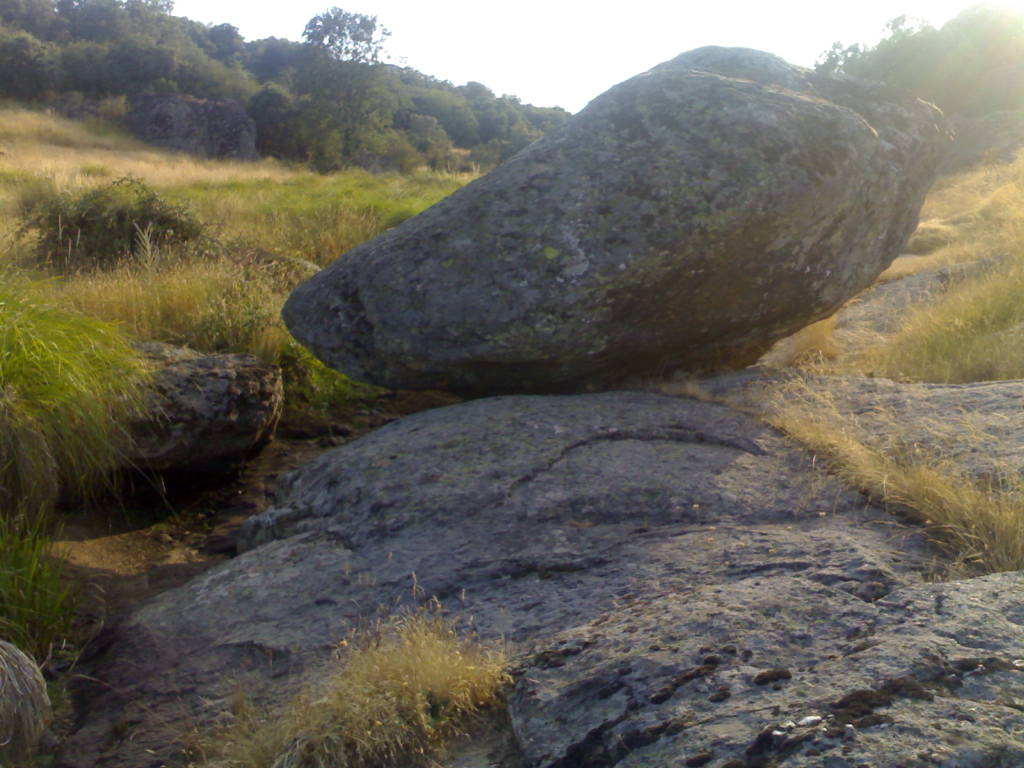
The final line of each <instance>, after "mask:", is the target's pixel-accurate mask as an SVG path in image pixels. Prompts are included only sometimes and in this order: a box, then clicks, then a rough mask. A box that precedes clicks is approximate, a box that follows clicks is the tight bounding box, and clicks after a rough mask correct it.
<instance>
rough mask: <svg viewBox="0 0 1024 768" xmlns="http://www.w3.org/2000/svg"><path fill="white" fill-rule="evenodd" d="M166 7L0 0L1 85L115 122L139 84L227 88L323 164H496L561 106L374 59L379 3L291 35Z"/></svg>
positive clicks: (29, 100) (259, 130) (282, 152)
mask: <svg viewBox="0 0 1024 768" xmlns="http://www.w3.org/2000/svg"><path fill="white" fill-rule="evenodd" d="M172 9H173V3H165V2H159V1H152V2H151V1H147V0H86V1H85V2H75V3H63V2H58V3H54V2H51V0H24V1H19V2H13V3H4V4H3V6H2V7H0V97H2V98H7V99H12V100H15V101H17V102H19V103H23V104H31V105H36V106H48V107H52V108H55V109H57V110H59V111H60V112H62V113H64V114H69V115H74V116H79V117H81V116H88V115H92V116H97V117H100V118H103V119H105V120H108V121H112V122H118V123H120V122H128V123H130V122H131V120H129V119H128V118H130V117H131V110H132V108H133V105H134V104H135V102H136V100H137V99H138V98H139V97H141V96H142V95H144V94H150V93H160V94H174V95H178V96H181V97H191V98H196V99H215V100H222V99H231V100H235V101H237V102H239V103H241V104H242V105H243V106H244V107H245V109H246V110H247V112H248V114H249V116H250V117H251V118H252V120H253V121H254V122H255V127H256V147H257V150H258V151H259V154H260V155H261V156H263V157H276V158H279V159H287V160H292V161H297V162H302V163H307V164H309V165H311V166H312V167H314V168H315V169H317V170H319V171H329V170H335V169H337V168H339V167H342V166H351V165H358V166H363V167H370V168H375V169H385V170H401V171H410V170H412V169H413V168H415V167H417V166H419V165H422V164H429V165H430V166H431V167H432V168H434V169H437V170H457V171H464V170H469V169H470V168H472V167H492V166H493V165H495V164H497V163H499V162H501V161H502V160H504V159H505V158H507V157H509V156H510V155H511V154H513V153H514V152H516V151H518V150H519V149H521V148H522V147H523V146H525V145H526V144H528V143H529V142H530V141H532V140H534V139H536V138H537V137H539V136H541V135H542V134H544V133H545V132H547V131H548V130H550V129H551V128H553V127H555V126H558V125H561V124H562V123H564V122H565V120H566V118H567V117H568V113H566V112H565V111H564V110H561V109H558V108H539V107H533V106H531V105H528V104H521V103H520V102H519V100H518V99H517V98H515V97H514V96H496V95H495V94H494V93H492V92H491V91H490V90H489V89H488V88H487V87H486V86H484V85H482V84H480V83H475V82H470V83H467V84H465V85H460V86H454V85H452V84H451V83H448V82H444V81H439V80H437V79H435V78H433V77H430V76H429V75H428V74H424V73H420V72H417V71H415V70H413V69H411V68H408V67H405V68H402V67H396V66H393V65H390V64H386V63H382V62H381V45H382V43H381V42H380V41H382V40H383V37H382V35H383V28H382V27H381V26H378V25H377V22H376V19H375V17H363V16H361V15H360V14H349V15H344V12H342V14H343V15H342V16H341V17H337V18H335V17H332V16H331V14H332V13H333V11H328V12H325V13H324V14H321V15H319V16H317V17H315V18H314V19H312V20H311V25H313V22H315V21H317V20H318V19H319V20H320V21H321V27H322V26H323V23H327V24H328V25H331V24H333V25H334V28H333V29H331V30H330V31H329V34H326V33H324V34H321V35H320V36H319V37H317V36H316V35H315V34H313V33H310V35H307V41H306V42H304V43H296V42H292V41H288V40H282V39H278V38H267V39H265V40H253V41H246V40H244V39H243V38H242V37H241V36H240V35H239V33H238V30H237V29H236V28H235V27H233V26H232V25H230V24H227V23H224V24H218V25H214V26H207V25H204V24H200V23H198V22H195V21H191V20H189V19H187V18H183V17H179V16H174V15H173V14H172ZM335 10H336V9H335ZM325 20H326V22H325ZM365 23H370V31H369V37H368V40H367V41H366V42H365V43H359V44H358V45H355V46H350V47H345V44H344V43H339V42H338V41H339V40H340V41H344V40H346V39H348V40H349V42H351V41H352V40H356V39H359V38H360V35H361V34H362V33H361V32H360V30H359V25H360V24H365ZM311 28H314V29H315V25H313V26H312V27H311ZM321 31H322V29H321ZM332 41H333V42H332ZM331 45H335V47H334V48H333V49H332V48H331V47H330V46H331Z"/></svg>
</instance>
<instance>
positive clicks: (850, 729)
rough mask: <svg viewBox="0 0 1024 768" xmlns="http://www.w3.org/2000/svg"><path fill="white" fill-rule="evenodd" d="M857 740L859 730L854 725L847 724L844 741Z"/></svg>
mask: <svg viewBox="0 0 1024 768" xmlns="http://www.w3.org/2000/svg"><path fill="white" fill-rule="evenodd" d="M856 738H857V728H856V727H855V726H854V725H852V724H850V723H847V724H846V726H845V727H844V728H843V741H853V740H854V739H856Z"/></svg>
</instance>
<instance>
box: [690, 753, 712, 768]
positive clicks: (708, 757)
mask: <svg viewBox="0 0 1024 768" xmlns="http://www.w3.org/2000/svg"><path fill="white" fill-rule="evenodd" d="M714 759H715V756H714V755H713V754H711V753H710V752H701V753H700V754H699V755H694V756H693V757H691V758H690V759H689V760H687V761H686V766H687V768H696V767H697V766H701V765H707V764H708V763H710V762H711V761H712V760H714Z"/></svg>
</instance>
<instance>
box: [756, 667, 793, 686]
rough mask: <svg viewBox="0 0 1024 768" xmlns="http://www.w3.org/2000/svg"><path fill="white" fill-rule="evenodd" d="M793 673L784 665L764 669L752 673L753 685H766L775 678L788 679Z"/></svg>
mask: <svg viewBox="0 0 1024 768" xmlns="http://www.w3.org/2000/svg"><path fill="white" fill-rule="evenodd" d="M792 677H793V674H792V673H791V672H790V671H789V670H788V669H786V668H785V667H773V668H772V669H764V670H762V671H760V672H758V673H757V674H756V675H754V684H755V685H768V683H774V682H775V681H777V680H790V679H792Z"/></svg>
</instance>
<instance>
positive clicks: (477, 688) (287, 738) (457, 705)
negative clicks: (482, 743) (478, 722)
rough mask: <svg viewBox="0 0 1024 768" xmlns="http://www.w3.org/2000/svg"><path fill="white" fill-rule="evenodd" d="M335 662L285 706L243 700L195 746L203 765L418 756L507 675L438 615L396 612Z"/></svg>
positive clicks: (372, 767) (364, 767)
mask: <svg viewBox="0 0 1024 768" xmlns="http://www.w3.org/2000/svg"><path fill="white" fill-rule="evenodd" d="M341 664H342V666H341V667H340V668H339V669H338V671H336V672H334V673H332V674H329V675H327V676H326V678H325V679H324V680H323V681H322V682H319V683H314V684H313V685H312V686H311V688H310V689H309V690H307V691H306V692H304V693H303V694H301V695H300V696H299V698H297V699H296V700H295V701H293V702H292V703H291V705H290V706H289V707H288V708H287V710H286V711H284V712H283V713H274V714H267V713H260V712H258V711H256V710H255V709H254V708H253V707H251V706H250V705H248V704H246V703H244V702H243V703H242V704H241V705H240V707H239V709H238V711H237V712H236V725H235V726H234V727H233V728H231V729H230V730H228V731H227V732H226V733H220V734H216V735H214V736H213V737H212V738H210V739H209V740H208V741H209V743H208V745H207V746H206V748H205V749H204V750H203V751H205V752H207V753H209V757H208V758H207V760H206V761H205V762H203V763H202V765H203V766H204V767H205V768H388V767H390V766H395V767H396V768H397V766H415V765H426V764H429V761H430V760H431V758H432V757H434V756H436V755H437V754H438V752H439V750H441V749H442V747H443V744H444V743H445V741H446V740H447V739H449V738H451V737H453V736H455V735H458V734H459V733H460V732H461V729H462V725H463V723H464V721H465V719H466V718H467V717H468V716H470V715H472V714H473V713H474V712H476V711H478V710H479V709H481V708H482V707H486V706H488V705H490V704H492V703H494V702H495V701H496V699H497V697H498V695H499V692H500V690H501V688H502V687H503V686H504V685H505V684H506V683H507V682H508V680H509V677H508V673H507V672H506V664H507V662H506V659H505V656H504V654H503V653H501V652H498V651H492V650H488V649H485V648H483V647H482V646H480V645H479V644H477V643H475V642H473V641H471V640H467V639H464V638H460V637H459V636H458V634H457V633H456V631H455V629H454V628H453V627H452V626H451V625H450V624H448V623H447V622H445V621H444V620H443V619H441V618H438V617H437V616H432V615H424V614H419V615H415V616H411V617H406V618H403V619H401V620H399V621H397V623H395V624H393V625H390V626H388V627H385V628H383V629H381V630H379V631H378V632H376V633H374V637H373V639H372V641H370V642H364V644H361V645H360V646H359V647H356V648H355V649H353V650H348V651H347V652H346V653H345V654H344V655H343V657H342V658H341Z"/></svg>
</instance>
